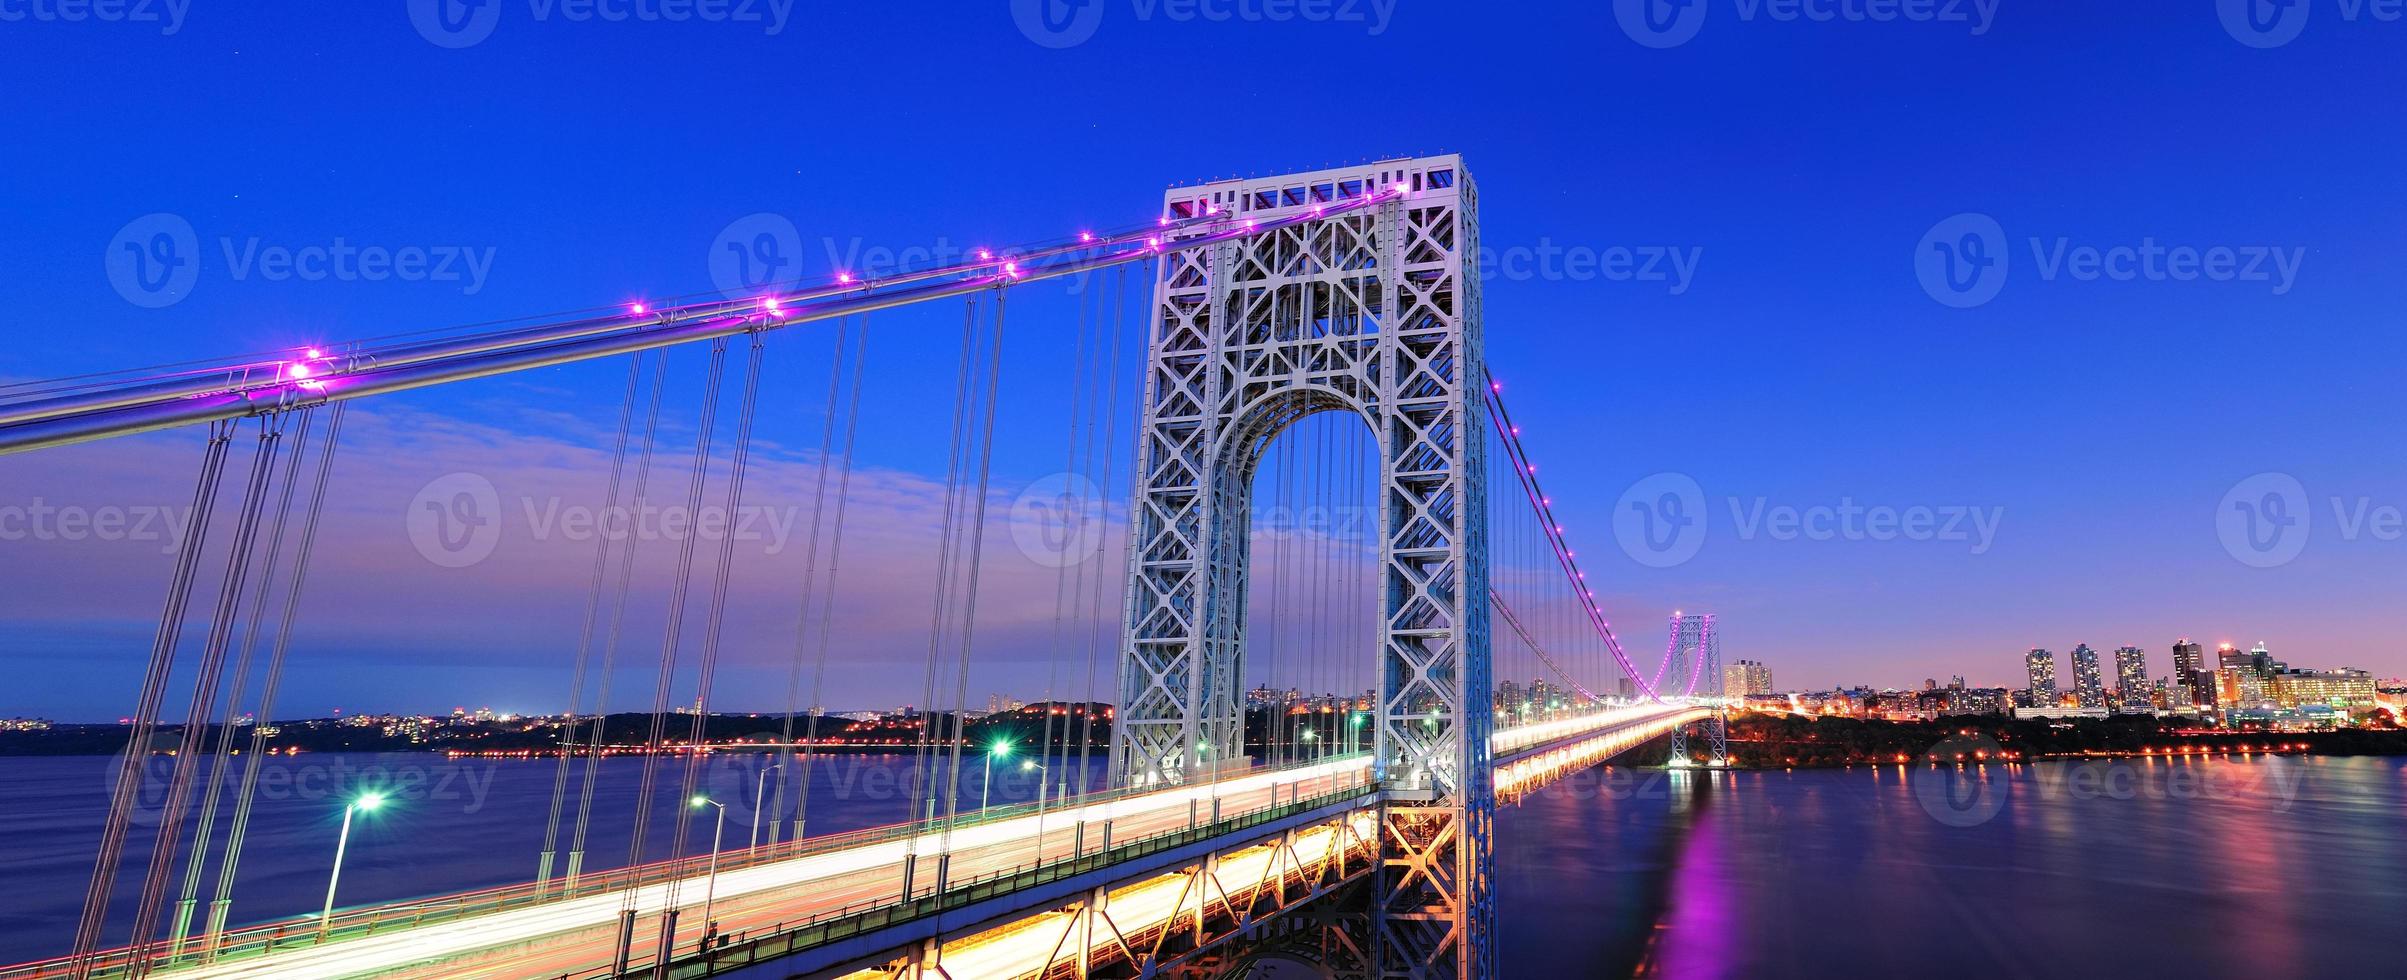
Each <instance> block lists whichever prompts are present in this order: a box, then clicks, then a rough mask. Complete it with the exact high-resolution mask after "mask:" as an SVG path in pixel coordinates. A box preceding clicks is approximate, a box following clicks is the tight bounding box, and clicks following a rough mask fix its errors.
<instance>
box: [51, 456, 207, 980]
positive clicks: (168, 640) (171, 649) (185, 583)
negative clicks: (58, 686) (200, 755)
mask: <svg viewBox="0 0 2407 980" xmlns="http://www.w3.org/2000/svg"><path fill="white" fill-rule="evenodd" d="M235 424H236V423H234V422H232V421H224V422H216V423H212V424H211V425H210V426H209V435H208V442H207V444H206V447H205V448H204V449H203V450H202V451H201V472H200V479H199V481H198V482H197V483H196V484H195V485H194V487H193V491H192V517H191V519H190V520H189V521H188V522H187V523H186V524H185V525H184V533H183V537H182V540H180V541H179V542H177V546H176V564H175V571H174V573H173V574H172V575H171V576H170V577H169V579H168V585H167V603H166V606H165V608H163V609H161V610H160V612H159V628H158V632H157V633H156V634H155V635H153V636H152V638H151V646H150V666H149V668H148V670H147V671H145V673H144V674H143V678H142V691H141V693H140V695H139V696H138V697H137V698H136V700H135V706H134V715H133V723H132V724H131V725H130V726H129V727H128V729H127V732H126V738H125V755H124V756H123V757H121V758H119V759H118V760H117V780H116V783H115V784H114V787H113V792H112V794H111V796H110V799H109V818H108V823H107V824H106V825H105V826H104V827H103V828H102V830H101V837H100V853H99V855H98V856H97V857H96V858H95V859H94V861H93V864H92V881H91V884H90V885H89V886H88V887H87V888H86V890H85V892H84V912H83V919H82V920H81V921H80V922H78V923H77V924H76V928H75V946H74V947H73V953H72V956H73V957H74V965H73V969H74V971H75V976H76V977H77V978H78V980H82V978H83V977H86V976H89V975H90V973H91V968H92V963H91V956H92V954H93V952H94V951H95V950H97V949H98V948H99V946H100V935H101V930H102V928H103V927H104V926H105V925H106V924H107V922H108V915H109V893H110V892H111V891H112V890H113V888H114V886H115V885H116V882H117V865H118V863H119V861H120V860H122V859H123V857H124V855H125V835H126V831H127V830H128V828H129V827H130V826H131V823H132V821H133V817H134V813H133V810H134V806H135V800H134V794H135V792H136V791H137V790H139V789H140V788H141V782H142V769H143V766H144V765H145V764H146V763H147V762H148V761H149V759H150V739H151V734H152V732H153V731H155V730H156V729H157V727H158V723H159V705H160V703H161V702H162V701H164V700H165V699H166V697H167V678H168V674H169V673H170V672H171V671H172V670H173V668H174V666H175V655H176V642H177V640H178V639H179V638H181V637H182V635H183V632H184V612H185V609H186V607H187V604H188V603H189V601H190V599H191V597H192V577H193V573H194V571H195V568H196V566H198V565H199V564H200V553H201V548H202V546H203V545H204V544H205V543H206V542H207V540H208V529H209V514H210V511H211V509H212V507H213V505H214V504H215V503H216V502H217V486H218V480H219V478H220V477H221V476H222V475H223V474H224V472H225V462H226V444H227V443H229V442H231V441H232V440H233V438H234V426H235Z"/></svg>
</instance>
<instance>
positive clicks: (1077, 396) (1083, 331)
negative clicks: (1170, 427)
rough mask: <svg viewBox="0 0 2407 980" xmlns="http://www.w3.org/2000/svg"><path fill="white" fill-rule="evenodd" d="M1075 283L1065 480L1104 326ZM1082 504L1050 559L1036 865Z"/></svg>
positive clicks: (1078, 589)
mask: <svg viewBox="0 0 2407 980" xmlns="http://www.w3.org/2000/svg"><path fill="white" fill-rule="evenodd" d="M1079 283H1080V286H1079V288H1080V292H1079V295H1078V330H1077V333H1076V334H1075V335H1074V337H1075V339H1074V340H1073V341H1072V344H1073V349H1072V351H1071V357H1070V411H1069V425H1068V429H1069V438H1067V439H1065V440H1063V441H1064V443H1065V445H1064V447H1063V449H1062V454H1063V455H1064V456H1065V457H1066V458H1065V459H1064V461H1063V463H1062V472H1063V473H1065V474H1071V473H1079V472H1081V471H1080V470H1079V465H1080V463H1081V459H1080V457H1079V440H1078V433H1079V430H1080V429H1082V428H1085V426H1084V422H1085V421H1086V420H1085V419H1084V418H1083V417H1081V416H1080V415H1079V408H1080V402H1081V397H1082V396H1083V395H1084V394H1085V391H1086V386H1087V385H1088V384H1090V383H1091V381H1090V380H1089V375H1088V365H1087V352H1088V351H1089V350H1090V349H1092V347H1093V345H1090V344H1089V343H1088V342H1087V331H1088V328H1089V327H1090V326H1095V327H1098V328H1099V327H1100V325H1101V323H1102V320H1103V309H1102V304H1101V302H1099V300H1100V299H1101V295H1100V294H1101V292H1102V291H1101V290H1099V289H1096V290H1090V289H1088V288H1087V287H1088V285H1089V282H1088V281H1087V280H1084V279H1081V280H1079ZM1090 300H1095V301H1097V302H1092V303H1090ZM1090 307H1092V308H1093V314H1092V315H1091V316H1090V315H1089V312H1088V311H1089V308H1090ZM1090 407H1091V405H1090ZM1088 431H1090V432H1091V431H1092V430H1091V429H1089V430H1088ZM1090 439H1091V437H1090ZM1086 498H1087V492H1086V488H1085V487H1083V486H1082V487H1079V488H1078V504H1079V508H1078V510H1076V511H1075V512H1073V513H1070V514H1063V515H1061V517H1062V524H1063V532H1062V533H1063V537H1062V539H1061V542H1062V547H1063V549H1064V552H1063V554H1061V555H1058V556H1055V557H1056V560H1055V561H1054V563H1053V638H1052V640H1051V642H1049V643H1047V644H1046V645H1045V698H1044V700H1043V701H1040V702H1038V704H1040V705H1041V706H1042V709H1043V711H1044V717H1043V721H1044V730H1043V733H1042V734H1041V735H1040V736H1039V737H1038V739H1037V742H1036V758H1037V766H1038V767H1039V768H1038V769H1037V779H1036V828H1037V832H1036V856H1037V860H1038V861H1039V862H1040V863H1041V862H1042V861H1043V860H1044V856H1045V833H1044V830H1045V804H1046V802H1047V800H1046V793H1045V788H1046V787H1047V786H1050V785H1051V784H1052V782H1053V778H1054V773H1053V770H1054V768H1055V763H1054V761H1053V720H1054V718H1056V717H1059V718H1060V719H1061V725H1062V728H1063V729H1064V731H1063V733H1062V749H1063V752H1062V757H1063V759H1064V761H1067V759H1068V758H1069V751H1068V749H1069V747H1070V746H1069V732H1068V731H1067V729H1068V728H1069V727H1070V724H1071V721H1070V716H1069V715H1068V714H1066V713H1063V712H1062V711H1061V710H1060V709H1061V708H1062V702H1061V701H1060V700H1056V698H1055V695H1056V694H1061V693H1066V692H1062V691H1061V690H1060V689H1059V684H1060V681H1061V666H1062V665H1061V659H1062V642H1061V638H1062V613H1063V609H1064V607H1066V606H1068V605H1069V604H1070V603H1069V599H1070V596H1071V595H1072V594H1083V591H1084V587H1085V585H1086V568H1085V566H1084V565H1083V564H1082V565H1080V566H1079V569H1078V575H1077V582H1076V584H1075V585H1073V584H1072V582H1071V575H1070V566H1071V565H1072V564H1073V562H1070V561H1068V560H1066V559H1067V558H1068V557H1069V554H1068V551H1067V549H1068V548H1070V547H1071V546H1072V545H1073V544H1074V543H1075V542H1076V539H1075V538H1074V537H1072V536H1071V535H1072V534H1073V533H1074V532H1073V531H1072V530H1071V529H1072V528H1073V527H1076V526H1080V525H1073V524H1071V522H1072V521H1078V522H1084V521H1085V520H1086V507H1085V504H1086ZM1056 499H1057V500H1059V499H1066V496H1065V498H1056ZM1064 700H1066V699H1064Z"/></svg>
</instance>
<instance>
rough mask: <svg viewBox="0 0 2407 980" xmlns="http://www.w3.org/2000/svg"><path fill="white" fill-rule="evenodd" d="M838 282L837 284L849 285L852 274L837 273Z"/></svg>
mask: <svg viewBox="0 0 2407 980" xmlns="http://www.w3.org/2000/svg"><path fill="white" fill-rule="evenodd" d="M836 281H837V282H842V283H849V282H851V281H852V273H849V272H839V273H836Z"/></svg>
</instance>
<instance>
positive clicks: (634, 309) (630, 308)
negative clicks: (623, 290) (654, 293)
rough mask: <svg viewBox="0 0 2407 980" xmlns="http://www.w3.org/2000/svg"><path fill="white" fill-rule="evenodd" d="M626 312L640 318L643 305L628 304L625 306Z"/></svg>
mask: <svg viewBox="0 0 2407 980" xmlns="http://www.w3.org/2000/svg"><path fill="white" fill-rule="evenodd" d="M627 312H629V313H633V314H635V315H637V316H642V315H643V312H644V305H643V304H642V303H629V304H627Z"/></svg>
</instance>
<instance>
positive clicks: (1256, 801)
mask: <svg viewBox="0 0 2407 980" xmlns="http://www.w3.org/2000/svg"><path fill="white" fill-rule="evenodd" d="M1700 714H1701V709H1698V708H1694V707H1688V706H1681V705H1662V704H1656V705H1644V706H1639V707H1632V708H1622V709H1615V710H1609V711H1605V712H1601V713H1597V714H1592V715H1584V716H1576V717H1572V718H1565V719H1559V720H1554V721H1547V722H1540V723H1535V724H1527V725H1521V726H1516V727H1513V728H1510V729H1506V730H1504V731H1500V732H1497V733H1495V734H1494V735H1492V736H1491V738H1490V745H1491V753H1492V755H1493V757H1494V758H1493V761H1494V763H1495V764H1496V765H1497V766H1498V767H1499V768H1500V769H1504V770H1507V772H1509V773H1511V774H1512V775H1513V781H1514V782H1515V783H1517V784H1527V783H1529V782H1530V781H1531V780H1532V779H1533V778H1534V777H1533V774H1532V773H1531V772H1530V771H1529V770H1530V769H1531V768H1532V767H1533V765H1535V764H1538V763H1542V762H1545V761H1547V760H1548V759H1560V760H1561V762H1562V765H1563V766H1564V767H1573V766H1576V767H1585V766H1587V765H1593V764H1594V763H1595V762H1597V761H1601V759H1602V758H1604V757H1606V756H1609V755H1610V754H1613V753H1617V752H1619V751H1622V750H1624V749H1626V748H1628V747H1630V746H1631V745H1634V744H1636V743H1637V742H1641V741H1644V740H1645V739H1647V738H1651V737H1653V736H1654V735H1656V734H1660V733H1661V732H1663V731H1668V730H1669V726H1670V725H1671V724H1674V723H1677V721H1686V720H1690V719H1691V718H1693V717H1696V716H1699V715H1700ZM1368 770H1369V761H1368V759H1367V758H1365V757H1364V756H1361V755H1355V756H1348V757H1344V758H1339V759H1334V760H1329V761H1322V762H1317V763H1311V764H1306V765H1301V766H1294V767H1289V768H1284V769H1275V770H1262V771H1256V772H1252V773H1248V774H1244V775H1239V776H1234V777H1228V778H1224V779H1221V780H1220V781H1218V782H1216V783H1198V784H1194V785H1189V786H1178V787H1171V788H1166V789H1161V790H1156V791H1151V792H1143V793H1131V794H1127V795H1118V796H1099V797H1098V798H1097V799H1098V800H1099V802H1085V803H1078V804H1073V805H1069V806H1057V807H1055V808H1053V809H1049V810H1046V811H1044V812H1042V813H1036V812H1026V808H1025V807H1023V808H1020V810H1021V812H1019V813H1017V814H1016V815H1005V816H1001V817H998V818H995V819H990V820H985V821H981V822H975V823H971V822H967V820H968V818H965V820H964V822H963V823H961V824H958V825H956V827H955V828H954V829H953V830H952V832H951V834H950V838H951V839H950V841H949V844H950V847H949V851H950V853H951V855H952V857H951V860H950V866H949V868H948V869H947V870H946V878H947V881H948V882H950V883H951V884H952V885H953V886H955V887H958V886H959V885H961V884H963V883H965V882H970V881H975V880H978V879H982V878H993V877H1001V876H1006V875H1010V874H1012V873H1014V872H1017V871H1022V870H1025V869H1029V868H1034V867H1036V866H1038V865H1042V864H1045V863H1047V862H1057V861H1061V860H1063V859H1067V858H1072V857H1075V856H1078V855H1081V854H1093V853H1095V852H1096V851H1097V850H1099V849H1101V848H1102V847H1103V846H1104V844H1105V840H1104V838H1105V837H1106V835H1108V837H1109V840H1110V842H1111V844H1112V845H1114V846H1120V845H1124V844H1127V843H1129V842H1133V841H1139V840H1143V839H1147V838H1153V837H1158V836H1161V835H1166V834H1177V833H1180V832H1184V831H1189V830H1190V829H1191V828H1193V827H1194V826H1195V825H1197V824H1210V823H1212V822H1213V821H1214V816H1215V813H1216V812H1217V814H1218V815H1220V816H1221V817H1222V818H1223V819H1232V818H1234V817H1235V816H1236V815H1240V814H1247V813H1255V812H1262V811H1268V810H1270V809H1272V808H1275V807H1278V806H1280V805H1282V804H1287V805H1292V804H1295V803H1297V802H1299V801H1310V802H1313V803H1315V804H1316V805H1317V804H1321V803H1324V802H1325V803H1329V804H1332V805H1337V804H1345V803H1346V801H1347V800H1349V799H1358V800H1360V801H1361V802H1360V804H1355V805H1357V806H1367V805H1368V804H1369V803H1371V802H1373V801H1374V800H1375V799H1376V795H1377V794H1376V787H1374V786H1373V785H1372V783H1371V781H1370V779H1369V771H1368ZM1215 801H1217V804H1215ZM1107 823H1108V824H1109V829H1108V830H1106V829H1105V827H1106V824H1107ZM910 830H911V828H910V827H908V826H904V827H895V828H881V829H880V830H876V831H864V832H858V833H854V834H847V835H843V836H842V837H841V838H838V839H837V840H835V841H822V840H820V839H813V840H808V841H802V842H796V843H791V844H788V845H785V848H787V849H795V850H799V851H801V852H802V853H800V854H799V856H794V857H790V858H776V857H774V856H772V859H770V860H765V861H761V862H759V863H755V864H745V863H744V862H743V858H744V857H745V855H744V852H742V851H740V850H737V851H730V852H727V853H726V854H724V855H723V856H722V861H723V862H725V863H723V864H722V866H721V869H720V871H719V873H718V875H717V884H716V886H715V890H714V901H713V911H712V918H713V919H715V920H717V921H718V923H719V931H720V933H721V934H723V935H735V936H744V935H755V934H775V933H779V932H784V931H786V930H788V929H793V928H797V927H800V926H803V925H806V924H808V923H811V922H814V921H826V920H830V919H836V918H841V917H844V916H848V915H854V914H858V913H861V912H866V911H870V910H873V909H875V908H877V907H879V906H890V905H896V904H899V902H900V899H901V897H902V891H903V887H904V882H905V874H906V872H905V871H904V860H905V858H906V857H907V856H911V855H917V857H916V859H915V860H916V866H915V868H914V869H913V870H912V871H911V872H910V875H911V881H912V887H913V891H914V892H915V893H916V894H922V895H924V894H926V893H927V892H928V891H929V890H930V889H931V888H932V887H933V886H934V885H935V884H936V877H937V873H938V870H937V858H936V857H935V855H936V854H937V853H939V852H942V851H945V850H946V849H947V848H946V845H947V843H948V842H947V841H946V839H945V838H946V834H945V833H944V832H943V831H942V830H941V829H938V830H935V831H932V832H926V833H921V834H918V835H916V836H914V835H912V834H911V833H910ZM864 838H866V839H868V841H869V842H866V843H860V844H858V845H856V846H841V845H842V843H843V842H844V841H852V840H861V839H864ZM1326 838H1327V839H1322V838H1320V837H1315V838H1313V840H1314V841H1315V842H1316V843H1315V846H1317V847H1320V848H1321V849H1323V850H1326V849H1329V848H1333V847H1335V846H1338V845H1337V844H1336V842H1335V840H1334V838H1335V835H1334V834H1330V835H1326ZM829 844H835V845H838V846H836V847H835V848H833V849H826V847H827V845H829ZM764 850H766V849H764ZM778 853H785V850H784V849H781V851H780V852H778ZM698 860H699V859H695V858H689V859H685V861H683V862H682V865H683V866H684V867H686V868H689V869H691V871H692V873H691V874H690V875H689V876H685V877H676V876H674V875H672V876H669V877H666V878H665V879H664V880H658V881H654V882H651V883H639V884H635V885H634V886H632V888H631V889H630V888H615V889H612V890H608V891H602V892H598V893H590V894H584V895H578V896H576V897H573V898H567V899H560V898H553V899H551V900H549V901H546V902H542V903H539V904H519V905H517V906H516V907H512V905H511V903H510V902H509V901H507V900H494V901H491V903H490V904H491V905H492V906H493V907H494V909H495V910H493V911H487V912H483V913H481V914H470V915H465V916H460V917H452V918H448V919H447V920H446V921H439V922H433V923H429V924H423V925H412V924H410V922H411V921H412V919H413V915H412V912H413V910H422V909H430V908H445V907H447V906H449V905H452V904H464V903H454V902H453V901H451V900H447V899H442V898H438V899H430V900H419V901H413V902H409V903H405V904H402V905H398V906H387V907H384V908H381V909H380V908H362V909H349V910H344V911H342V912H340V913H338V918H337V926H336V929H335V933H334V936H333V938H331V939H329V940H327V941H325V942H323V943H316V942H315V941H314V940H313V938H312V937H313V935H314V931H315V928H316V919H315V917H314V916H310V917H307V918H306V919H295V920H286V921H284V922H282V923H271V924H269V925H266V926H255V927H249V928H247V929H243V930H236V931H234V932H231V933H229V935H228V938H227V941H226V942H225V944H224V948H226V949H227V950H229V952H228V954H227V955H226V956H224V957H221V958H220V960H219V961H218V962H215V963H210V964H197V963H193V962H191V960H190V959H186V960H185V961H183V963H181V964H178V965H172V966H162V967H159V968H155V969H154V971H153V972H152V975H153V976H161V977H173V978H177V980H266V978H276V980H300V978H312V980H315V978H328V977H366V976H375V977H386V978H412V980H416V978H425V980H433V978H444V980H504V978H509V980H524V978H590V977H607V976H609V974H610V965H611V962H612V960H613V959H614V957H615V955H616V951H617V944H618V932H619V928H620V926H619V922H620V912H621V910H622V909H623V908H625V907H627V901H628V898H629V895H628V893H629V891H630V890H631V891H632V892H633V896H632V898H633V907H634V908H635V909H636V910H637V911H638V913H639V915H638V919H637V923H636V927H635V930H634V948H633V961H634V962H635V963H637V964H646V963H649V962H650V960H651V959H652V958H653V956H652V954H653V952H654V947H655V946H656V945H657V943H658V937H659V932H660V925H659V922H660V919H659V915H660V911H661V909H662V908H663V907H664V905H665V904H666V902H667V900H668V896H669V894H670V892H671V889H672V886H673V887H674V888H675V890H676V894H677V902H676V905H677V907H678V908H679V909H680V910H681V911H680V921H679V923H678V930H677V949H678V952H679V954H680V955H683V954H688V953H691V952H693V951H695V950H697V949H698V948H699V945H700V943H701V942H702V939H703V928H704V926H703V922H702V921H701V906H702V901H703V896H704V892H705V890H706V888H709V887H710V886H709V885H708V883H707V882H706V880H705V876H704V875H703V874H702V873H701V867H700V866H699V864H698V863H696V862H697V861H698ZM606 877H607V876H606V875H594V876H588V878H589V880H591V879H594V878H606ZM641 880H642V879H640V878H639V879H637V881H639V882H640V881H641ZM520 887H521V890H523V889H524V888H525V887H526V886H520ZM509 891H511V890H510V889H503V890H497V891H495V892H484V893H471V894H470V895H468V896H461V897H459V898H463V899H468V900H471V901H477V900H478V899H477V896H485V895H503V894H506V893H507V892H509ZM528 901H529V902H532V896H531V895H529V896H528ZM1175 912H1176V908H1175V903H1174V904H1173V907H1171V908H1170V909H1169V910H1168V911H1167V912H1165V914H1175ZM359 923H367V925H365V926H361V925H357V924H359ZM376 923H382V926H381V928H379V927H378V926H377V925H376ZM267 930H274V932H273V933H272V934H271V933H268V932H267ZM361 931H365V932H366V934H365V935H354V934H353V933H358V932H361ZM266 935H273V936H279V937H282V938H279V939H275V940H274V941H267V942H263V941H261V940H262V938H263V936H266ZM287 943H290V944H292V945H286V944H287ZM263 948H264V950H265V951H264V952H262V951H261V950H262V949H263ZM115 959H116V962H115V963H114V964H112V963H110V962H109V960H108V959H104V960H103V962H102V964H101V965H102V970H101V972H100V973H98V974H96V975H101V976H108V975H117V974H118V973H119V972H120V970H121V968H122V956H121V954H120V956H119V957H116V958H115ZM112 965H114V966H116V967H118V968H119V969H109V967H111V966H112ZM65 966H66V964H65V963H64V962H63V961H51V962H48V963H41V964H28V965H27V966H25V967H20V968H13V969H5V970H0V980H33V978H41V977H63V976H69V975H70V972H69V971H68V970H67V969H65ZM640 972H642V973H644V974H646V975H648V974H649V970H648V969H646V970H643V971H640Z"/></svg>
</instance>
